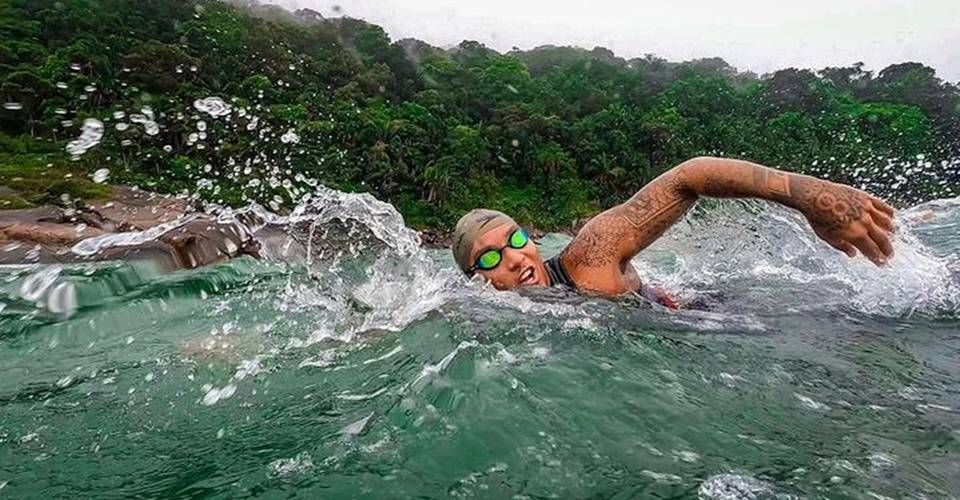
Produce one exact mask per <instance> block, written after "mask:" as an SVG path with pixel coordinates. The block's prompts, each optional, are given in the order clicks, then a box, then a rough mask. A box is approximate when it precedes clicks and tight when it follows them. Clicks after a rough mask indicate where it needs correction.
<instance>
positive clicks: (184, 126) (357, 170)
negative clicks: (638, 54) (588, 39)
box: [0, 0, 960, 228]
mask: <svg viewBox="0 0 960 500" xmlns="http://www.w3.org/2000/svg"><path fill="white" fill-rule="evenodd" d="M210 96H217V97H220V98H222V99H223V100H224V101H226V105H227V106H229V107H230V110H229V111H230V112H229V113H227V112H226V111H224V112H222V113H219V114H218V113H210V112H208V111H205V110H204V109H202V108H198V107H197V106H195V101H197V100H198V99H204V98H206V97H210ZM0 101H2V102H3V103H4V107H3V109H0V208H2V206H6V207H13V206H29V205H30V204H35V203H42V202H50V201H54V202H58V201H64V200H69V199H71V198H73V199H75V198H89V197H97V196H103V195H105V193H106V190H105V188H104V186H102V185H100V184H96V183H94V182H91V181H90V180H88V179H89V174H90V173H92V172H94V171H95V170H97V169H101V168H109V169H110V180H109V182H114V183H121V182H123V183H132V184H137V185H139V186H141V187H146V188H150V189H154V190H158V191H164V192H180V191H188V192H191V193H197V194H200V195H202V196H203V197H204V198H205V199H209V200H215V201H222V202H225V203H230V204H242V203H244V202H245V201H247V200H250V199H256V200H259V201H261V202H272V203H274V205H275V206H276V204H283V205H286V206H290V205H291V204H292V201H293V198H295V197H297V196H299V195H301V194H302V193H303V192H304V190H305V189H306V187H307V185H308V184H310V183H311V182H312V181H311V180H310V179H316V180H317V181H319V182H322V183H324V184H326V185H329V186H331V187H336V188H339V189H343V190H353V191H370V192H372V193H374V194H375V195H376V196H378V197H380V198H383V199H386V200H389V201H391V202H393V203H394V204H395V205H396V206H397V207H398V208H399V209H400V210H401V212H403V213H404V215H405V216H406V217H407V220H408V222H409V223H411V224H413V225H417V226H435V227H449V226H450V225H451V224H452V222H454V221H455V220H456V218H457V217H458V216H459V215H460V214H461V213H462V212H463V211H465V210H467V209H469V208H472V207H475V206H487V207H492V208H499V209H503V210H505V211H508V212H510V213H512V214H514V215H516V216H517V217H518V219H521V220H523V221H536V223H537V225H539V226H540V227H548V228H550V227H558V226H562V225H565V224H567V223H569V222H570V221H572V220H574V219H576V218H578V217H582V216H585V215H589V214H591V213H593V212H595V211H596V210H598V209H600V208H602V207H606V206H609V205H611V204H614V203H618V202H620V201H622V200H623V199H625V198H626V197H628V196H630V195H631V194H632V193H633V192H635V191H636V190H637V189H638V188H639V187H640V186H642V185H643V184H644V183H646V182H648V181H649V180H651V179H652V178H654V177H655V176H656V175H658V174H659V173H660V172H662V171H663V170H664V169H666V168H669V167H671V166H673V165H675V164H676V163H678V162H680V161H682V160H684V159H687V158H689V157H692V156H696V155H702V154H713V155H727V156H734V157H740V158H746V159H751V160H754V161H759V162H762V163H765V164H768V165H776V166H780V167H782V168H787V169H792V170H796V171H803V172H808V173H811V174H814V175H819V176H824V177H828V178H831V179H835V180H839V181H843V182H848V183H851V184H854V185H858V186H863V187H866V188H869V189H871V190H874V191H878V192H880V193H882V194H884V195H886V196H888V197H891V198H893V200H894V201H896V202H900V203H909V202H914V201H917V200H921V199H927V198H933V197H940V196H945V195H955V194H957V193H956V191H954V189H956V186H957V184H958V181H960V174H958V171H957V169H958V167H960V162H958V161H956V160H954V159H955V158H960V154H958V153H960V141H958V140H957V138H958V137H960V90H958V88H957V86H955V85H952V84H949V83H946V82H944V81H941V80H940V79H938V78H937V76H936V75H935V73H934V71H933V69H931V68H928V67H925V66H923V65H922V64H919V63H915V62H908V63H903V64H896V65H892V66H890V67H887V68H885V69H883V70H882V71H880V72H878V73H877V74H873V73H871V72H869V71H866V70H864V68H863V66H862V65H860V64H854V65H852V66H850V67H840V68H825V69H823V70H820V71H818V72H812V71H809V70H803V69H785V70H782V71H778V72H776V73H773V74H771V75H767V76H764V77H762V78H760V77H757V76H756V75H753V74H749V73H738V72H737V71H736V70H735V69H734V68H732V67H730V66H729V65H728V64H726V63H725V62H724V61H722V60H720V59H716V58H714V59H702V60H697V61H690V62H686V63H670V62H667V61H665V60H663V59H660V58H657V57H654V56H646V57H642V58H637V59H631V60H624V59H622V58H619V57H616V56H615V55H614V54H613V53H611V52H610V51H609V50H606V49H603V48H595V49H593V50H584V49H578V48H567V47H541V48H537V49H534V50H530V51H519V50H516V51H512V52H510V53H507V54H500V53H497V52H495V51H493V50H490V49H488V48H486V47H484V46H483V45H481V44H479V43H477V42H471V41H464V42H463V43H461V44H460V45H459V46H458V47H456V48H453V49H449V50H441V49H438V48H436V47H432V46H430V45H428V44H425V43H423V42H420V41H417V40H412V39H407V40H400V41H397V42H391V40H390V39H389V38H388V37H387V35H386V34H385V32H384V31H383V30H382V29H381V28H379V27H377V26H375V25H371V24H368V23H366V22H363V21H360V20H354V19H349V18H337V19H323V18H322V17H320V16H319V14H317V13H315V12H312V11H309V10H302V11H298V12H297V13H287V12H285V11H282V10H280V9H278V8H273V7H265V6H260V5H255V4H248V5H239V6H238V5H228V4H224V3H220V2H216V1H209V0H197V1H190V2H185V1H178V0H139V1H134V0H0ZM144 108H146V109H144ZM212 115H217V116H212ZM88 117H95V118H98V119H100V120H101V121H103V123H105V125H106V133H105V134H104V136H103V139H102V141H101V142H100V144H99V145H98V146H96V147H94V148H92V149H90V150H89V151H88V152H86V153H85V154H83V155H79V156H75V157H74V158H72V159H71V158H70V155H68V154H67V153H66V152H64V148H65V145H66V144H67V142H68V141H70V140H73V139H75V138H76V137H77V136H79V135H80V126H81V123H82V122H83V121H84V119H86V118H88ZM153 120H155V122H156V124H157V127H156V129H155V130H152V131H150V130H149V128H150V126H149V125H150V123H147V122H152V121H153Z"/></svg>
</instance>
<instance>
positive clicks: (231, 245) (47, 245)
mask: <svg viewBox="0 0 960 500" xmlns="http://www.w3.org/2000/svg"><path fill="white" fill-rule="evenodd" d="M112 191H113V193H112V196H111V197H110V199H109V200H108V201H100V202H91V203H76V204H75V206H74V207H70V208H65V207H60V206H55V205H45V206H41V207H35V208H26V209H13V210H0V264H31V263H67V262H79V261H90V260H115V259H120V260H132V259H150V260H153V261H155V262H158V263H159V264H160V265H161V267H163V268H166V269H168V270H175V269H192V268H195V267H200V266H205V265H209V264H213V263H216V262H219V261H223V260H227V259H231V258H233V257H236V256H238V255H251V256H254V257H260V256H261V247H262V245H263V241H262V238H261V237H260V236H261V235H257V237H254V235H251V234H250V233H249V231H248V230H247V229H246V228H245V227H244V226H243V225H242V224H237V223H224V222H221V221H218V220H217V219H216V218H214V217H213V216H209V215H206V214H204V213H202V212H200V211H198V210H196V208H195V207H194V206H192V205H191V203H190V202H189V201H188V200H186V199H184V198H179V197H174V196H166V195H160V194H156V193H153V192H149V191H143V190H139V189H137V188H132V187H127V186H114V187H112ZM584 222H585V220H584V221H577V223H576V224H574V225H572V226H571V227H570V228H569V229H568V230H567V231H562V232H564V233H568V234H574V233H575V232H576V230H577V229H579V227H581V226H582V224H583V223H584ZM164 225H169V226H170V227H169V228H167V227H162V226H164ZM151 230H153V231H154V232H156V235H155V237H146V236H149V233H150V232H151ZM141 232H143V233H142V234H143V235H141ZM530 232H531V236H533V237H534V238H538V237H540V236H542V235H543V234H544V233H543V231H540V230H537V229H535V228H530ZM418 233H419V235H420V241H421V244H422V246H423V247H425V248H449V245H450V241H451V238H452V234H451V233H450V232H448V231H442V230H437V229H424V230H420V231H418ZM91 238H95V239H92V240H91ZM87 240H89V241H88V244H87V245H80V247H79V248H83V247H85V246H91V247H97V245H98V244H99V242H101V241H104V240H107V241H106V242H107V243H109V244H105V245H103V246H102V248H95V251H90V252H77V251H75V249H77V248H78V247H77V246H76V245H77V244H78V243H80V242H81V241H87Z"/></svg>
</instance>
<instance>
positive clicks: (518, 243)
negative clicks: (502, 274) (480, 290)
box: [467, 228, 530, 274]
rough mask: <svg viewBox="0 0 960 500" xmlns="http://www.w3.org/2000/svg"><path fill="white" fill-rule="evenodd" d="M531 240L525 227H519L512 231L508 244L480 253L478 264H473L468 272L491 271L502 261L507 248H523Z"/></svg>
mask: <svg viewBox="0 0 960 500" xmlns="http://www.w3.org/2000/svg"><path fill="white" fill-rule="evenodd" d="M528 241H530V237H529V236H527V232H526V231H524V230H523V228H517V230H516V231H514V232H512V233H510V238H509V239H507V244H506V245H504V246H502V247H500V248H491V249H490V250H487V251H486V252H483V253H482V254H480V256H479V257H477V262H476V264H474V265H473V267H471V268H470V269H468V270H467V273H469V274H473V273H474V272H476V271H477V270H478V269H479V270H482V271H489V270H491V269H493V268H495V267H497V266H498V265H500V261H502V260H503V251H504V250H505V249H506V248H507V247H510V248H523V247H525V246H527V242H528Z"/></svg>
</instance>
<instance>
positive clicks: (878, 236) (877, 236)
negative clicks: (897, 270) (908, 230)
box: [867, 225, 893, 260]
mask: <svg viewBox="0 0 960 500" xmlns="http://www.w3.org/2000/svg"><path fill="white" fill-rule="evenodd" d="M867 232H868V233H869V234H870V239H871V240H873V242H874V243H876V244H877V247H878V248H880V251H881V252H883V259H884V260H886V259H889V258H890V257H893V243H890V233H888V232H887V231H884V230H882V229H880V228H879V227H877V225H871V226H868V228H867Z"/></svg>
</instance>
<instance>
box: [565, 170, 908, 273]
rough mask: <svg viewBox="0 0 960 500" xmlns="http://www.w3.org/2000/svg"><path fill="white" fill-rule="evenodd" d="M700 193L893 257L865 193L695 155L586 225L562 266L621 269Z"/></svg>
mask: <svg viewBox="0 0 960 500" xmlns="http://www.w3.org/2000/svg"><path fill="white" fill-rule="evenodd" d="M699 196H712V197H720V198H731V197H736V198H762V199H766V200H771V201H775V202H778V203H781V204H783V205H786V206H788V207H791V208H795V209H797V210H799V211H800V212H801V213H803V214H804V216H806V218H807V220H808V221H809V222H810V225H811V226H812V227H813V230H814V232H816V234H817V236H819V237H820V238H821V239H823V240H824V241H826V242H827V243H829V244H830V245H831V246H833V247H834V248H836V249H837V250H840V251H841V252H844V253H846V254H847V255H849V256H851V257H853V256H855V255H856V254H857V251H858V250H859V251H860V252H861V253H863V255H865V256H866V257H868V258H869V259H870V260H872V261H873V262H874V263H876V264H878V265H880V264H882V263H884V262H885V261H886V259H887V258H888V257H890V256H891V255H893V247H892V245H891V244H890V238H889V233H890V232H892V231H893V222H892V220H891V217H892V216H893V208H891V207H890V206H889V205H887V204H886V203H884V202H883V201H881V200H879V199H878V198H876V197H874V196H871V195H870V194H868V193H866V192H864V191H861V190H859V189H854V188H852V187H849V186H845V185H842V184H836V183H833V182H829V181H824V180H820V179H816V178H814V177H810V176H806V175H800V174H793V173H787V172H781V171H779V170H775V169H772V168H768V167H764V166H762V165H758V164H756V163H751V162H748V161H741V160H731V159H725V158H710V157H702V158H694V159H692V160H689V161H686V162H684V163H682V164H680V165H678V166H676V167H674V168H673V169H671V170H669V171H667V172H665V173H664V174H663V175H661V176H660V177H657V178H656V179H654V180H653V181H652V182H650V183H649V184H647V185H646V186H644V188H643V189H641V190H640V191H638V192H637V194H635V195H633V196H632V197H631V198H630V199H629V200H627V201H626V202H625V203H623V204H621V205H617V206H615V207H613V208H611V209H609V210H607V211H605V212H603V213H601V214H600V215H598V216H596V217H594V218H593V219H592V220H591V221H590V222H589V223H587V224H586V225H585V226H584V227H583V229H581V231H580V233H579V234H577V237H576V238H575V239H574V241H573V242H572V243H571V245H570V247H568V250H567V252H566V257H565V259H566V263H567V264H568V266H569V267H581V268H584V267H585V268H594V269H596V268H603V267H610V266H620V267H623V265H624V263H625V262H627V261H629V260H630V259H631V258H632V257H633V256H634V255H636V254H637V253H638V252H640V251H641V250H643V249H644V248H646V247H647V246H648V245H650V244H651V243H653V242H654V241H656V239H657V238H659V237H660V235H662V234H663V232H664V231H666V230H667V228H669V227H670V226H672V225H673V224H674V223H675V222H677V221H678V220H680V218H681V217H683V214H684V213H686V211H687V210H688V209H689V208H690V207H691V206H692V205H693V203H694V202H695V201H696V200H697V198H698V197H699Z"/></svg>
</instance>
